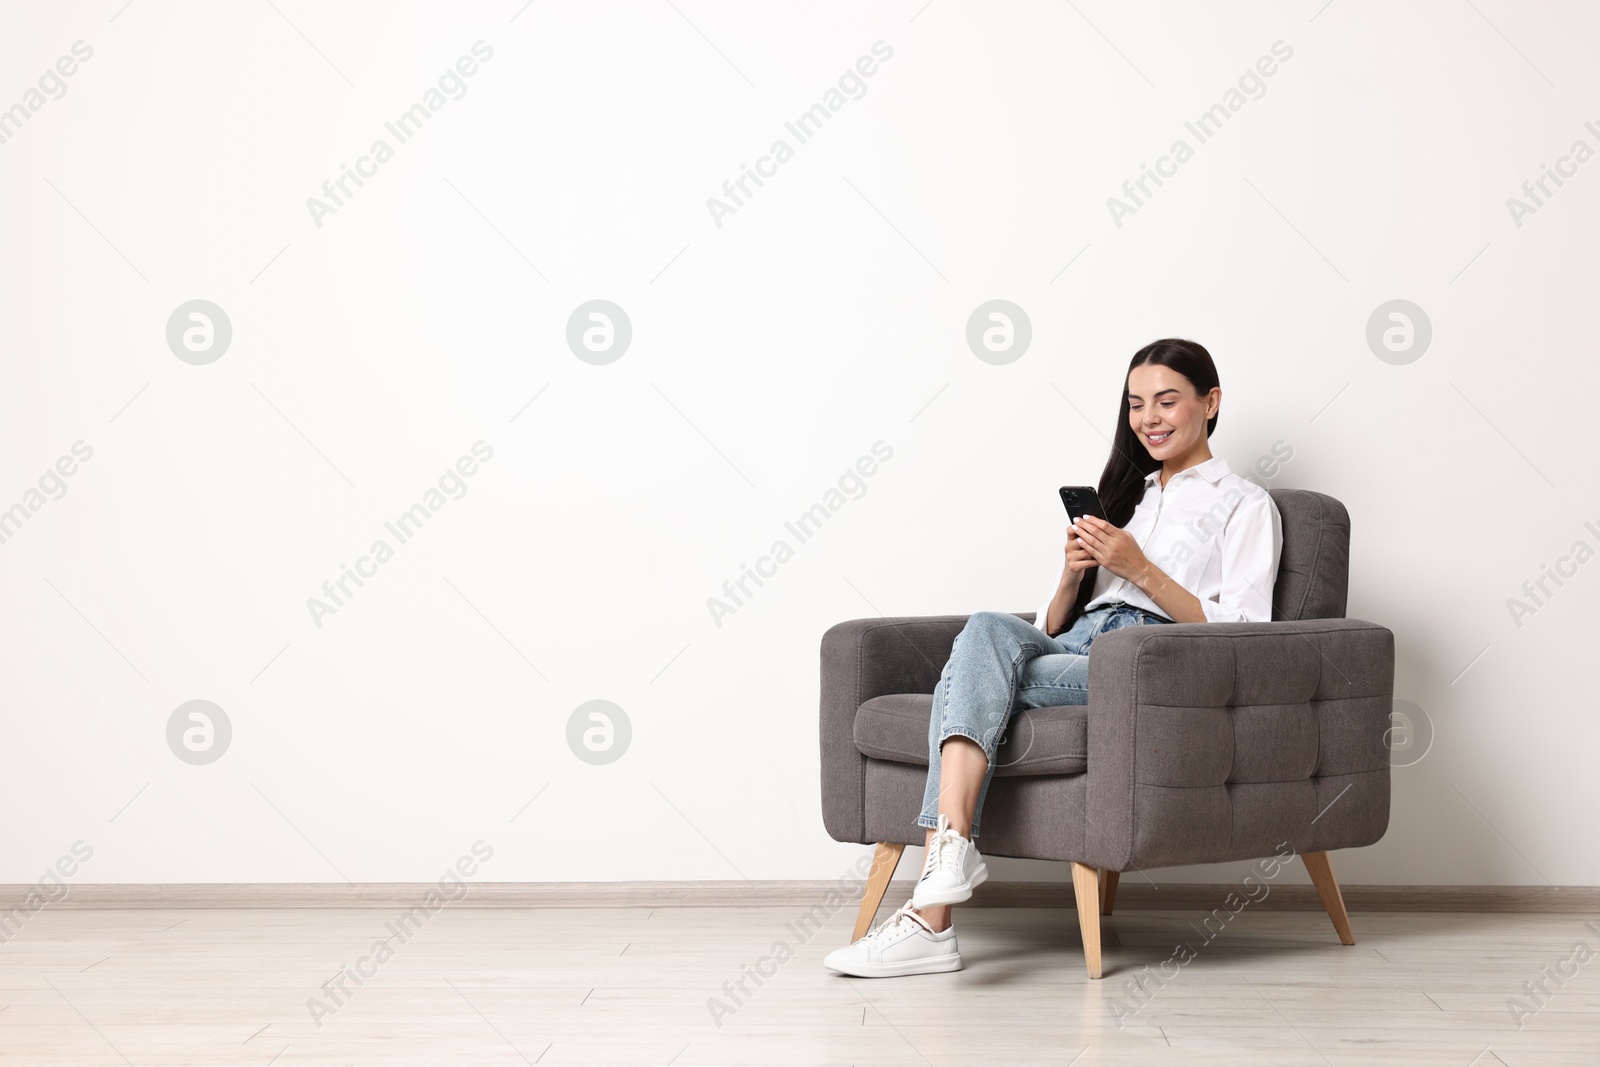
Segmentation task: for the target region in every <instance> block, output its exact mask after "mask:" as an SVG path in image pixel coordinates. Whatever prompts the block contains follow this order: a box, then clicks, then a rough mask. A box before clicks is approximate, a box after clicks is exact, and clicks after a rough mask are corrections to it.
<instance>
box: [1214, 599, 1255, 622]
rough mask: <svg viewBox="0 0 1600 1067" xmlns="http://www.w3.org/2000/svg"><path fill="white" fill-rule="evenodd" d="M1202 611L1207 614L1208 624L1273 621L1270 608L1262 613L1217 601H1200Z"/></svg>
mask: <svg viewBox="0 0 1600 1067" xmlns="http://www.w3.org/2000/svg"><path fill="white" fill-rule="evenodd" d="M1200 610H1201V611H1203V612H1205V613H1206V622H1271V621H1272V609H1271V608H1270V607H1269V608H1268V609H1267V610H1266V612H1265V613H1261V612H1255V611H1250V610H1248V609H1245V608H1238V607H1234V606H1233V605H1232V604H1219V603H1217V602H1216V601H1215V600H1202V601H1200Z"/></svg>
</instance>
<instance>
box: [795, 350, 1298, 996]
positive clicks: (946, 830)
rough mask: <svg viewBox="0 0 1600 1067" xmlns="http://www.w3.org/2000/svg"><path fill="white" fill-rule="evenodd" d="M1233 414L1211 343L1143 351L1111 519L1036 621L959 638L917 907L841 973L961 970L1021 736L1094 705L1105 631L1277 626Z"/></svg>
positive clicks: (1110, 480) (854, 951) (1266, 544)
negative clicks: (1000, 759) (1012, 749)
mask: <svg viewBox="0 0 1600 1067" xmlns="http://www.w3.org/2000/svg"><path fill="white" fill-rule="evenodd" d="M1221 406H1222V387H1221V385H1220V384H1219V383H1218V379H1217V368H1216V365H1215V364H1214V363H1212V361H1211V354H1210V353H1209V352H1207V351H1206V350H1205V348H1204V347H1203V346H1201V345H1199V344H1196V343H1195V342H1193V341H1187V340H1183V339H1180V338H1168V339H1166V340H1161V341H1156V342H1154V343H1153V344H1149V345H1146V346H1145V347H1144V348H1141V349H1140V350H1139V351H1138V352H1136V353H1134V356H1133V359H1132V361H1131V362H1130V363H1129V365H1128V376H1127V379H1126V381H1125V383H1124V387H1123V391H1122V410H1121V411H1120V412H1119V413H1118V416H1117V430H1116V437H1115V439H1114V440H1113V442H1112V448H1111V456H1110V458H1109V459H1108V460H1107V461H1106V466H1105V470H1104V472H1103V473H1102V474H1101V475H1100V484H1099V486H1098V487H1097V490H1098V493H1099V497H1100V501H1101V504H1102V506H1103V507H1104V511H1105V518H1104V519H1100V518H1096V517H1094V516H1093V515H1083V516H1081V517H1080V518H1079V519H1078V521H1077V522H1076V523H1074V524H1073V525H1071V526H1069V527H1068V528H1067V533H1066V543H1065V549H1064V555H1063V557H1062V558H1061V559H1058V560H1057V561H1056V563H1055V565H1056V566H1057V567H1059V568H1060V577H1059V579H1058V580H1057V581H1056V584H1055V588H1054V591H1053V592H1052V594H1051V596H1050V598H1049V599H1048V600H1046V602H1045V603H1044V605H1043V606H1042V607H1041V608H1040V609H1039V611H1038V613H1037V615H1036V616H1035V618H1034V621H1033V622H1032V623H1029V622H1024V621H1023V620H1022V619H1021V618H1020V617H1018V616H1016V615H1012V614H1010V613H1008V612H1001V611H980V612H977V613H976V614H974V615H972V616H970V617H969V618H968V619H967V621H966V624H965V625H964V626H963V628H962V630H961V632H960V633H959V634H957V635H956V638H955V642H954V645H953V646H952V648H951V650H950V656H949V659H948V660H947V661H946V663H945V666H944V669H943V670H942V671H941V672H940V676H939V681H938V684H937V685H936V686H935V687H934V691H933V713H932V716H931V717H930V719H929V723H928V774H927V779H926V782H925V786H924V791H923V799H922V812H921V814H919V815H918V816H917V825H918V826H921V827H923V828H925V829H926V830H927V837H926V839H925V840H926V849H927V851H926V853H925V855H924V861H923V868H922V875H921V877H920V878H919V879H918V881H917V884H916V888H915V890H914V891H913V892H912V896H911V900H910V901H908V902H907V903H906V905H905V906H904V907H902V908H901V909H900V910H899V911H897V912H895V913H894V915H892V916H891V917H890V918H889V919H888V920H887V921H886V922H884V923H883V924H881V925H880V926H879V927H878V928H877V929H876V930H874V931H873V932H871V933H869V934H868V935H867V936H866V937H863V938H861V939H860V940H858V941H856V942H855V943H854V944H852V945H849V946H848V947H846V948H841V949H838V950H836V951H834V952H832V953H830V954H829V955H828V956H827V958H826V959H825V960H824V961H823V963H824V965H825V966H827V967H828V968H830V969H831V970H834V971H838V972H840V973H842V974H850V975H858V976H862V977H894V976H900V975H910V974H930V973H934V972H939V971H953V970H956V969H958V968H960V967H961V965H962V964H961V952H960V949H959V948H958V947H957V945H956V936H955V928H954V926H953V925H952V923H951V918H950V909H951V906H952V905H954V904H959V903H961V902H962V901H965V900H967V899H969V898H970V897H971V896H972V891H973V890H974V889H975V888H976V887H977V886H978V885H979V884H981V883H982V882H983V881H984V880H985V879H986V878H988V874H989V871H988V865H987V864H985V863H984V861H983V857H982V856H981V855H979V853H978V849H977V845H976V843H975V842H976V839H977V837H978V826H979V822H980V820H981V818H982V814H983V801H984V797H985V796H986V795H987V793H988V790H989V784H990V782H991V781H992V780H993V778H994V774H995V768H996V756H997V754H998V751H999V748H1000V745H1001V742H1002V741H1004V740H1005V733H1006V729H1007V727H1008V725H1009V724H1010V722H1011V719H1012V717H1013V716H1015V715H1016V714H1017V713H1018V712H1020V711H1024V710H1026V709H1029V708H1059V707H1063V706H1073V705H1077V706H1084V705H1087V704H1088V703H1089V657H1090V655H1091V652H1092V650H1091V646H1092V644H1093V643H1094V642H1095V640H1096V639H1097V638H1099V636H1100V635H1101V634H1105V633H1110V632H1111V631H1113V630H1118V629H1121V628H1123V627H1128V626H1150V625H1164V624H1170V623H1175V622H1176V623H1206V622H1222V623H1229V622H1234V623H1237V622H1252V621H1262V620H1267V619H1270V618H1271V616H1272V589H1273V584H1274V582H1275V580H1276V578H1277V571H1278V561H1279V557H1280V555H1281V554H1282V550H1283V528H1282V520H1281V519H1280V518H1279V515H1278V509H1277V506H1276V505H1275V504H1274V503H1273V500H1272V497H1271V495H1270V494H1269V493H1268V492H1267V491H1266V489H1264V488H1262V487H1261V486H1259V485H1256V484H1255V483H1253V482H1247V481H1245V480H1244V479H1243V478H1240V477H1239V476H1238V475H1236V474H1234V473H1233V471H1232V469H1231V468H1229V466H1228V462H1227V460H1225V459H1223V458H1222V457H1220V456H1213V455H1212V454H1211V448H1210V438H1211V433H1212V431H1213V430H1215V429H1216V425H1217V413H1218V411H1219V409H1220V408H1221ZM1190 542H1193V543H1194V544H1196V545H1197V546H1198V547H1197V548H1190V547H1189V543H1190ZM1152 556H1153V557H1154V560H1153V559H1152ZM1156 560H1159V563H1158V562H1156ZM1097 568H1098V573H1097V575H1096V577H1095V578H1094V579H1093V580H1092V581H1085V580H1084V575H1085V574H1086V573H1087V572H1089V571H1091V570H1095V569H1097ZM1080 891H1082V889H1081V886H1080ZM1097 951H1098V950H1097ZM1094 967H1095V969H1094V970H1092V971H1091V973H1092V974H1093V975H1094V976H1095V977H1099V972H1098V963H1096V964H1095V965H1094Z"/></svg>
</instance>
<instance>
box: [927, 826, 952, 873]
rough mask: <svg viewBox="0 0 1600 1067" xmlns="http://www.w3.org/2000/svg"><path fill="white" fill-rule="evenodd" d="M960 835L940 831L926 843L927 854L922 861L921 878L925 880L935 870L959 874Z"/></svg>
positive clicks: (949, 831)
mask: <svg viewBox="0 0 1600 1067" xmlns="http://www.w3.org/2000/svg"><path fill="white" fill-rule="evenodd" d="M961 844H962V841H961V835H960V834H958V833H956V832H955V831H954V830H942V831H940V832H939V833H936V834H934V835H933V840H932V841H929V842H928V854H927V857H926V858H925V859H924V860H923V864H922V876H923V877H924V878H926V877H927V876H928V875H930V874H932V873H933V872H934V871H937V870H941V869H943V870H947V871H954V872H956V873H957V874H960V873H961Z"/></svg>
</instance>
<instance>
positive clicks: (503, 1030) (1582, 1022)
mask: <svg viewBox="0 0 1600 1067" xmlns="http://www.w3.org/2000/svg"><path fill="white" fill-rule="evenodd" d="M898 903H899V901H898V900H896V901H891V902H888V903H886V904H885V908H884V914H888V911H889V910H890V908H891V907H892V906H894V905H897V904H898ZM853 911H854V909H853V908H852V907H848V906H847V907H844V908H842V909H840V910H838V911H837V912H835V913H834V914H833V915H832V918H831V920H830V921H829V922H828V923H827V925H826V926H825V927H824V928H823V929H822V931H821V932H820V933H818V934H816V935H814V936H812V937H810V938H809V939H808V940H807V939H805V936H804V935H805V931H803V930H799V931H797V929H796V928H795V927H794V926H793V925H791V924H793V923H794V922H795V921H796V920H797V919H798V917H799V909H797V908H793V907H761V908H755V907H750V908H729V909H720V908H719V909H713V908H658V909H654V910H651V909H647V908H593V909H574V908H549V909H474V910H467V909H460V910H451V909H449V908H446V909H445V910H443V911H441V912H439V913H438V914H437V915H435V916H434V917H433V918H432V919H431V920H429V921H427V923H426V924H425V925H424V926H423V927H422V929H421V930H420V931H418V932H416V933H415V934H414V935H412V936H411V937H410V939H409V940H407V941H405V942H401V940H400V939H399V938H391V937H390V931H389V930H388V929H386V927H385V924H386V923H387V922H390V921H392V920H393V919H394V918H395V916H396V913H397V909H394V908H384V909H372V910H357V909H327V910H303V909H282V910H221V909H206V910H187V911H178V910H175V911H159V910H145V909H141V910H127V911H70V910H58V911H54V912H52V911H51V910H50V909H48V908H46V909H45V910H44V911H42V912H40V913H39V914H37V915H36V916H35V917H34V918H33V919H32V920H31V921H30V922H29V923H28V924H27V925H26V927H25V928H24V929H23V930H22V931H21V932H20V933H18V934H17V935H16V936H15V937H14V938H12V939H11V940H10V941H9V942H7V943H5V944H0V1064H28V1065H35V1064H85V1065H87V1064H113V1065H123V1064H139V1065H144V1064H253V1065H265V1064H277V1065H279V1067H293V1065H300V1064H356V1063H359V1064H446V1063H461V1064H523V1063H537V1064H540V1065H549V1064H578V1063H583V1064H657V1065H667V1064H672V1065H677V1067H688V1065H691V1064H729V1065H731V1064H740V1065H743V1064H932V1065H941V1067H942V1065H945V1064H949V1065H957V1064H973V1063H981V1062H999V1061H1002V1060H1003V1061H1004V1062H1006V1063H1008V1064H1024V1063H1027V1064H1032V1063H1039V1064H1054V1065H1058V1067H1060V1065H1066V1064H1075V1065H1083V1067H1087V1065H1091V1064H1165V1063H1172V1064H1179V1063H1181V1064H1186V1065H1194V1064H1218V1065H1222V1064H1227V1065H1230V1067H1232V1065H1240V1064H1256V1063H1260V1064H1277V1065H1296V1064H1308V1065H1310V1064H1319V1065H1327V1064H1336V1065H1345V1064H1348V1065H1351V1067H1357V1065H1359V1067H1368V1065H1371V1064H1373V1063H1397V1064H1398V1063H1403V1064H1423V1065H1427V1064H1439V1065H1443V1067H1469V1065H1471V1067H1489V1065H1493V1064H1496V1063H1501V1064H1507V1065H1511V1067H1518V1065H1524V1064H1526V1065H1530V1067H1531V1065H1541V1067H1550V1065H1563V1064H1573V1065H1577V1064H1583V1065H1594V1064H1596V1063H1600V916H1573V915H1551V916H1539V915H1525V914H1499V915H1484V914H1438V913H1425V914H1415V913H1412V914H1372V913H1366V914H1361V913H1357V914H1354V915H1352V916H1351V918H1352V922H1353V924H1354V926H1355V933H1356V938H1357V944H1356V945H1355V946H1353V947H1345V946H1342V945H1340V944H1339V942H1338V940H1337V938H1336V937H1335V936H1334V932H1333V929H1332V927H1331V925H1330V924H1329V922H1328V919H1327V917H1326V916H1325V915H1323V914H1322V913H1320V912H1310V911H1306V912H1267V911H1262V912H1259V913H1251V912H1250V910H1249V909H1248V908H1247V909H1245V911H1243V912H1242V913H1241V914H1240V915H1239V916H1238V917H1237V918H1236V919H1234V920H1233V921H1232V922H1231V924H1229V926H1228V927H1227V928H1226V929H1224V930H1222V931H1221V932H1220V933H1219V934H1217V935H1216V936H1215V937H1214V939H1212V940H1211V941H1209V942H1207V941H1205V939H1204V936H1203V934H1202V932H1200V931H1197V929H1196V928H1195V927H1193V926H1191V925H1190V921H1191V920H1192V921H1194V922H1198V921H1199V919H1200V916H1199V914H1197V913H1193V912H1160V911H1127V912H1119V913H1118V914H1117V915H1115V916H1113V917H1111V918H1109V919H1107V920H1106V925H1105V931H1106V933H1105V959H1106V977H1105V978H1104V979H1103V980H1101V981H1099V982H1091V981H1090V980H1089V979H1088V978H1087V977H1086V976H1085V975H1084V968H1083V960H1082V957H1081V954H1080V946H1079V939H1078V930H1077V920H1076V917H1075V915H1074V913H1073V911H1072V910H1070V909H1050V910H1042V909H1041V910H1035V909H1024V908H996V909H978V908H967V909H957V912H956V921H957V929H958V931H959V934H960V938H961V948H962V954H963V956H964V957H965V960H966V968H965V970H962V971H959V972H955V973H952V974H943V975H929V976H922V977H915V978H897V979H880V980H867V979H845V978H840V977H838V976H835V975H832V974H830V973H828V972H826V971H825V970H824V969H823V968H822V966H821V962H820V961H821V959H822V956H823V955H824V954H825V953H826V952H828V951H829V950H831V949H833V948H834V947H836V946H837V945H839V944H841V943H843V941H844V940H845V939H846V938H848V936H849V932H850V928H851V925H852V921H853V917H854V916H853ZM1586 919H1587V920H1589V921H1590V922H1593V923H1594V927H1593V928H1591V927H1589V926H1586V925H1585V920H1586ZM385 938H390V940H389V941H388V944H389V945H390V946H391V947H392V949H393V956H392V958H390V959H388V960H387V961H386V962H383V963H381V964H379V965H377V970H376V973H374V974H373V975H372V977H370V978H364V979H363V980H362V981H363V983H364V984H363V985H361V986H360V987H357V986H356V984H355V983H354V981H353V980H347V981H346V987H347V989H348V990H349V995H348V996H345V995H344V994H340V995H339V997H338V999H337V1000H335V998H333V997H331V996H327V995H325V994H323V991H322V989H321V988H320V987H321V985H322V983H324V982H325V981H328V980H329V979H332V978H334V977H335V976H336V975H337V974H338V973H339V972H340V970H341V969H342V968H344V967H347V966H350V965H354V964H355V963H356V962H357V960H358V959H359V958H361V957H363V956H365V955H367V954H368V953H369V952H371V951H372V946H373V943H374V942H377V941H380V940H382V939H385ZM1180 940H1185V941H1187V942H1188V944H1189V945H1190V946H1191V947H1192V948H1193V949H1194V957H1193V958H1192V959H1191V960H1189V961H1188V962H1186V963H1182V964H1181V965H1180V964H1176V963H1174V964H1172V965H1170V966H1169V967H1168V972H1169V973H1173V974H1174V976H1173V977H1172V978H1171V979H1170V980H1168V981H1167V982H1166V984H1165V985H1164V986H1163V987H1161V988H1159V989H1158V988H1155V987H1154V986H1152V987H1151V989H1150V991H1149V993H1148V995H1147V996H1145V997H1143V998H1141V999H1139V1000H1136V999H1134V998H1133V997H1132V996H1130V994H1129V992H1128V989H1127V982H1128V979H1129V977H1130V976H1131V975H1133V974H1136V973H1139V972H1140V968H1141V967H1143V966H1149V967H1150V968H1151V969H1152V971H1154V970H1155V969H1156V968H1157V966H1158V965H1160V964H1161V963H1162V962H1163V961H1166V960H1168V959H1169V958H1172V957H1173V951H1174V948H1175V946H1176V945H1177V943H1178V942H1179V941H1180ZM777 942H784V943H786V944H787V945H788V946H790V947H791V948H793V949H794V950H795V953H794V956H793V958H792V959H788V960H787V961H786V962H784V963H782V964H781V965H777V964H776V963H775V961H774V962H770V963H767V964H763V966H764V967H765V968H766V969H768V970H774V968H775V973H773V974H772V976H771V977H768V978H764V979H763V982H764V985H762V986H760V987H757V986H756V985H754V983H752V982H751V981H749V980H748V979H746V980H745V985H746V988H748V989H749V990H751V995H750V996H749V997H748V998H746V997H744V996H743V995H740V996H739V998H738V1000H737V1001H735V1000H734V999H731V998H730V997H729V996H728V994H727V993H726V992H725V991H724V988H723V983H724V982H730V981H735V980H738V979H740V978H741V977H742V976H743V974H744V971H743V967H744V966H745V965H753V964H755V963H756V961H757V960H758V958H760V957H762V956H765V955H767V954H768V953H769V952H771V950H772V948H773V946H774V944H775V943H777ZM1580 944H1581V945H1583V946H1584V948H1585V951H1584V952H1581V953H1578V954H1577V956H1576V958H1575V953H1574V948H1575V946H1578V945H1580ZM1590 953H1592V954H1593V955H1592V956H1590V957H1589V959H1588V962H1586V963H1582V962H1577V960H1578V958H1582V957H1584V956H1588V955H1589V954H1590ZM1569 960H1572V961H1574V962H1573V963H1571V964H1569V963H1567V962H1566V961H1569ZM1574 967H1576V970H1577V973H1576V975H1575V976H1572V977H1561V973H1560V972H1561V971H1563V970H1565V971H1567V972H1568V973H1570V972H1571V971H1572V969H1573V968H1574ZM366 969H368V970H370V969H371V967H370V965H368V967H367V968H366ZM1550 976H1555V977H1554V978H1552V977H1550ZM1541 980H1542V981H1544V983H1545V987H1546V988H1547V989H1549V990H1550V996H1548V997H1544V996H1540V997H1538V998H1529V997H1528V996H1527V994H1526V992H1525V990H1524V983H1528V982H1538V981H1541ZM1558 983H1559V984H1558ZM333 988H337V987H333ZM319 994H320V995H323V996H324V1000H323V1003H324V1005H325V1006H326V1007H327V1008H329V1009H332V1010H331V1013H330V1014H328V1015H326V1017H325V1018H323V1019H322V1020H321V1023H322V1025H321V1026H320V1027H319V1026H318V1025H317V1024H316V1023H315V1022H314V1021H313V1019H312V1016H311V1012H310V1010H309V1009H308V1007H307V1001H308V998H311V997H313V996H317V995H319ZM1513 997H1518V998H1521V999H1522V1000H1523V1001H1524V1004H1525V1006H1526V1007H1527V1008H1528V1009H1530V1012H1531V1014H1528V1015H1527V1016H1526V1017H1524V1018H1523V1019H1521V1020H1520V1023H1521V1025H1520V1026H1519V1020H1517V1019H1516V1018H1514V1017H1513V1013H1512V1009H1511V1008H1510V1007H1509V1006H1508V1001H1509V1000H1510V999H1511V998H1513ZM712 998H720V999H721V1000H722V1001H723V1003H724V1005H725V1007H726V1008H728V1009H731V1010H730V1011H729V1012H728V1013H727V1014H725V1015H724V1016H723V1017H722V1018H720V1019H717V1020H714V1019H713V1017H712V1013H711V1011H710V1009H709V1008H708V1003H707V1002H708V1000H711V999H712ZM340 1001H342V1003H339V1002H340ZM1541 1004H1542V1007H1541ZM1534 1009H1537V1010H1534Z"/></svg>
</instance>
